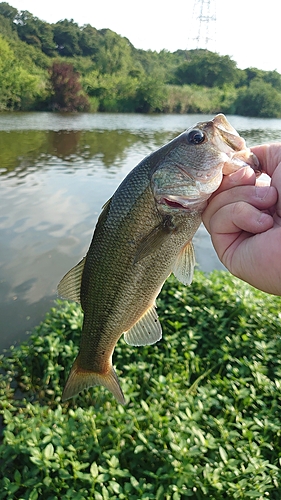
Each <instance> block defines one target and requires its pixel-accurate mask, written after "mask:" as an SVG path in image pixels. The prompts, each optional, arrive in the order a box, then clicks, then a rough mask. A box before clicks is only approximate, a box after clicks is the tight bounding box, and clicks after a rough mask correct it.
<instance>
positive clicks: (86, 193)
mask: <svg viewBox="0 0 281 500" xmlns="http://www.w3.org/2000/svg"><path fill="white" fill-rule="evenodd" d="M206 118H208V119H209V118H212V117H205V116H200V115H193V116H192V115H189V116H183V115H180V116H179V115H171V116H167V115H165V116H164V115H159V116H153V117H149V116H142V115H105V114H104V115H83V114H82V115H54V114H50V113H41V114H40V113H37V114H36V113H30V114H28V113H23V114H21V113H19V114H11V115H10V114H4V115H0V348H2V347H8V346H9V345H10V344H11V343H12V342H14V341H16V340H20V339H22V338H24V336H25V332H26V330H30V329H31V328H32V327H33V326H34V325H35V324H37V323H38V322H39V321H40V320H41V319H42V317H43V315H44V313H45V312H46V311H47V310H48V309H49V307H50V306H51V304H52V303H53V300H54V298H55V297H56V285H57V283H58V281H59V280H60V278H61V277H62V275H63V274H64V273H65V272H66V271H67V270H68V269H70V267H71V266H73V265H74V264H75V263H76V262H78V260H80V258H81V257H82V256H83V255H84V254H85V252H86V250H87V248H88V246H89V243H90V240H91V237H92V233H93V229H94V226H95V223H96V220H97V217H98V214H99V212H100V209H101V207H102V205H103V204H104V203H105V201H106V200H107V199H108V198H109V197H110V196H111V195H112V194H113V192H114V191H115V189H116V187H117V186H118V185H119V183H120V182H121V180H122V179H123V178H124V177H125V176H126V175H127V173H128V172H129V171H130V170H131V169H132V168H133V167H134V166H135V165H136V164H137V163H138V162H139V161H140V160H141V159H142V158H143V157H144V156H146V155H147V154H148V153H150V152H151V151H153V150H155V149H157V148H158V147H160V146H161V145H163V144H165V143H166V142H168V141H169V140H170V139H172V138H173V137H175V136H176V135H178V134H179V133H180V132H182V131H183V130H184V129H185V128H188V127H189V126H191V125H193V124H194V123H196V122H197V121H203V120H205V119H206ZM229 119H230V122H231V123H232V124H233V126H234V127H235V128H237V129H238V130H239V132H240V133H241V135H243V136H244V137H245V139H246V140H247V143H248V144H249V145H253V144H257V143H261V142H272V141H280V140H281V120H272V121H271V120H267V121H265V120H255V119H254V120H250V119H244V118H243V119H241V120H240V119H239V117H230V118H229ZM195 245H196V256H197V261H198V263H199V265H200V267H201V268H203V269H204V270H206V271H210V270H212V269H214V268H222V266H221V264H220V263H219V261H218V259H217V257H216V255H215V253H214V251H213V249H212V246H211V244H210V240H209V237H208V235H207V234H206V232H205V231H204V229H203V228H200V230H199V232H198V233H197V235H196V237H195Z"/></svg>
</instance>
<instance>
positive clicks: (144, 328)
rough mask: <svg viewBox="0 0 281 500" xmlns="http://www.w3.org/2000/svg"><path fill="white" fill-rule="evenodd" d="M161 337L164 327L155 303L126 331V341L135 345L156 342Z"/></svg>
mask: <svg viewBox="0 0 281 500" xmlns="http://www.w3.org/2000/svg"><path fill="white" fill-rule="evenodd" d="M161 338H162V328H161V324H160V321H159V319H158V316H157V313H156V309H155V306H154V305H152V306H151V307H150V308H149V309H147V311H146V312H145V313H144V314H143V316H142V317H141V318H140V319H139V320H138V321H137V322H136V323H135V324H134V325H133V326H132V328H130V330H128V331H127V332H125V333H124V339H125V342H127V344H130V345H134V346H141V345H151V344H155V342H157V341H158V340H160V339H161Z"/></svg>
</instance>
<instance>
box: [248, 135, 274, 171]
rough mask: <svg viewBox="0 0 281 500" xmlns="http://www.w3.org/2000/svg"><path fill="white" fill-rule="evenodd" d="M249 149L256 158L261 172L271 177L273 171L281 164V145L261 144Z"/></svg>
mask: <svg viewBox="0 0 281 500" xmlns="http://www.w3.org/2000/svg"><path fill="white" fill-rule="evenodd" d="M250 149H251V151H252V152H253V153H254V154H255V155H256V156H257V158H258V160H259V162H260V165H261V167H262V170H263V172H264V173H266V174H267V175H269V176H270V177H272V175H273V172H274V171H275V169H276V168H277V167H278V165H280V164H281V143H280V142H276V143H272V144H261V145H259V146H253V147H252V148H250Z"/></svg>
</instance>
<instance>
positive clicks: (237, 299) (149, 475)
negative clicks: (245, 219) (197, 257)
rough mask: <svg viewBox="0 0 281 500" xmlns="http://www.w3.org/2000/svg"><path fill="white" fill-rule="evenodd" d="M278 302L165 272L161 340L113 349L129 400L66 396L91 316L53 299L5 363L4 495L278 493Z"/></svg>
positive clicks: (226, 279) (223, 281)
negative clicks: (186, 282)
mask: <svg viewBox="0 0 281 500" xmlns="http://www.w3.org/2000/svg"><path fill="white" fill-rule="evenodd" d="M280 304H281V299H280V298H278V297H272V296H269V295H266V294H263V293H261V292H259V291H256V290H254V289H252V288H251V287H249V286H247V285H246V284H244V283H242V282H240V281H239V280H237V279H234V278H232V277H230V276H229V274H227V273H223V272H213V273H212V274H211V275H209V276H205V275H204V274H202V273H199V272H197V273H195V279H194V282H193V284H192V286H190V287H184V286H181V285H180V284H178V282H177V281H176V280H174V279H173V278H171V279H169V280H168V282H167V283H166V285H165V287H164V289H163V291H162V293H161V296H160V299H159V300H158V314H159V316H160V319H161V322H162V326H163V334H164V335H163V339H162V341H161V342H159V343H158V344H156V345H154V346H149V347H144V348H133V347H130V346H127V345H126V344H125V343H124V341H123V340H122V339H121V340H120V341H119V343H118V346H117V348H116V350H115V355H114V363H115V365H116V369H117V372H118V374H119V377H120V380H121V385H122V388H123V390H124V393H125V396H126V399H127V405H126V406H125V407H121V406H120V405H118V404H117V403H116V402H115V400H114V399H113V397H112V396H111V394H110V393H109V392H107V391H106V390H104V389H103V388H100V387H96V388H92V389H90V390H89V391H88V392H85V393H83V394H82V395H80V396H79V397H78V398H77V399H76V400H75V401H71V402H69V403H67V404H61V402H60V397H61V391H62V388H63V385H64V382H65V379H66V376H67V373H68V371H69V369H70V366H71V364H72V362H73V358H74V357H75V355H76V354H77V350H78V342H79V335H80V330H81V320H82V315H81V312H80V309H79V308H78V307H77V306H76V305H74V304H68V303H66V302H58V303H57V304H56V306H55V307H54V308H53V309H52V310H51V311H50V312H49V313H48V314H47V316H46V318H45V320H44V322H43V323H42V324H41V325H39V326H38V327H37V328H36V329H35V330H34V332H33V333H32V335H31V336H30V339H29V342H28V343H26V344H22V345H20V346H18V347H14V348H11V350H10V352H9V353H7V354H6V356H5V358H2V359H1V363H2V368H3V370H4V372H5V374H4V375H2V376H1V379H0V380H1V385H0V404H1V408H2V414H3V435H2V444H1V445H0V460H1V467H0V471H1V472H0V498H1V499H2V498H3V499H6V498H7V499H11V498H13V499H31V500H36V499H37V498H38V499H46V500H51V499H52V500H54V499H62V498H63V499H71V498H73V499H74V498H75V499H85V500H91V499H95V500H105V499H110V500H113V499H133V500H140V499H141V500H144V499H158V500H161V499H163V500H164V499H165V500H168V499H172V500H178V499H184V498H191V499H214V500H220V499H224V500H225V499H229V500H230V499H231V500H232V499H236V498H239V499H248V498H251V499H252V498H257V499H267V498H270V499H271V500H274V499H276V500H279V499H280V498H281V484H280V477H281V476H280V457H281V411H280V398H281V336H280V326H281V314H280Z"/></svg>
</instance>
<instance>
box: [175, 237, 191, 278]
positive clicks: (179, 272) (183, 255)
mask: <svg viewBox="0 0 281 500" xmlns="http://www.w3.org/2000/svg"><path fill="white" fill-rule="evenodd" d="M194 267H195V252H194V247H193V243H192V241H190V242H188V243H187V244H186V245H185V247H183V249H182V250H181V252H180V253H179V254H178V256H177V259H176V261H175V263H174V266H173V269H172V271H173V273H174V275H175V277H176V278H177V279H178V280H179V281H180V282H181V283H183V284H184V285H190V283H191V282H192V279H193V271H194Z"/></svg>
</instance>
